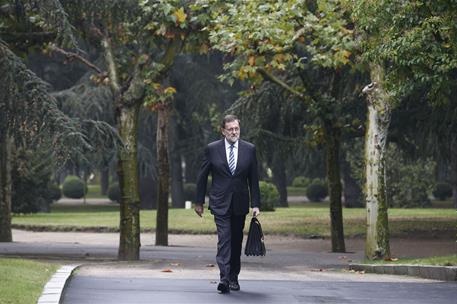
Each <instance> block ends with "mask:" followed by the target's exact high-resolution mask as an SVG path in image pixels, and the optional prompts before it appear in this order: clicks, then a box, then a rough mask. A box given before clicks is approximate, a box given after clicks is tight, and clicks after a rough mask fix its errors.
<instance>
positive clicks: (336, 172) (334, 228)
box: [324, 120, 346, 252]
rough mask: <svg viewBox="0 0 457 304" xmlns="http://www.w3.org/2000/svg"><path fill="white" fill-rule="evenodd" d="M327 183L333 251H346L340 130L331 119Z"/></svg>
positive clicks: (326, 129) (327, 126)
mask: <svg viewBox="0 0 457 304" xmlns="http://www.w3.org/2000/svg"><path fill="white" fill-rule="evenodd" d="M324 132H325V147H326V151H325V154H326V170H327V183H328V189H329V194H330V229H331V238H332V252H346V246H345V243H344V230H343V208H342V203H341V191H342V187H341V178H340V163H339V159H340V158H339V152H340V130H339V129H338V128H337V127H335V126H333V124H332V122H331V121H327V120H324Z"/></svg>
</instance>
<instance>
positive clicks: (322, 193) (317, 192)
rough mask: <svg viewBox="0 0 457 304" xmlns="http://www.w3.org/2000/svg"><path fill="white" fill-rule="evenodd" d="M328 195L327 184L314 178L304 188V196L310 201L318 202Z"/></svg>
mask: <svg viewBox="0 0 457 304" xmlns="http://www.w3.org/2000/svg"><path fill="white" fill-rule="evenodd" d="M327 195H328V190H327V185H325V182H324V181H322V180H314V181H313V182H312V183H311V184H310V185H309V186H308V188H306V197H308V199H309V200H310V201H312V202H320V201H322V200H323V199H324V198H326V197H327Z"/></svg>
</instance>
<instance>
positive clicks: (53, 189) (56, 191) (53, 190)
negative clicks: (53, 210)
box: [48, 184, 62, 201]
mask: <svg viewBox="0 0 457 304" xmlns="http://www.w3.org/2000/svg"><path fill="white" fill-rule="evenodd" d="M48 198H49V199H51V200H52V201H58V200H60V199H61V198H62V190H60V187H59V186H58V185H56V184H50V185H49V186H48Z"/></svg>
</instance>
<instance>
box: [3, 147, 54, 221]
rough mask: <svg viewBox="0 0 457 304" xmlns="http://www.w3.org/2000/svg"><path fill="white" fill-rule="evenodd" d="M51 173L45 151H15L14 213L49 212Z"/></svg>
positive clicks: (13, 179) (13, 178)
mask: <svg viewBox="0 0 457 304" xmlns="http://www.w3.org/2000/svg"><path fill="white" fill-rule="evenodd" d="M51 172H52V162H51V159H50V155H49V154H48V153H47V152H46V151H45V152H41V151H35V150H33V151H32V150H28V149H18V150H16V153H15V157H14V162H13V170H12V181H13V195H12V205H11V210H12V211H13V212H14V213H34V212H39V211H48V210H49V205H50V204H51V202H52V199H51V197H50V196H51V195H50V194H51V193H50V190H49V184H50V178H51Z"/></svg>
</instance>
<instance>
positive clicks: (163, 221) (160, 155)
mask: <svg viewBox="0 0 457 304" xmlns="http://www.w3.org/2000/svg"><path fill="white" fill-rule="evenodd" d="M169 118H170V112H169V106H168V105H164V106H163V107H161V108H160V109H159V110H158V118H157V163H158V167H159V170H158V173H159V189H158V195H157V224H156V245H157V246H168V194H169V187H170V184H169V179H170V166H169V162H168V129H169Z"/></svg>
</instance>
